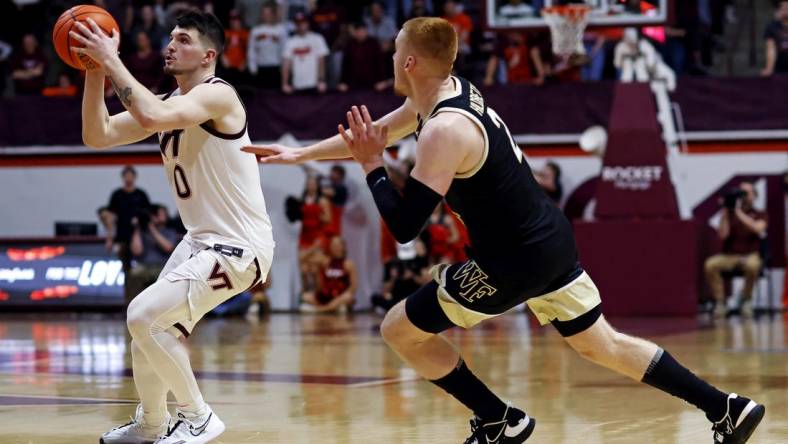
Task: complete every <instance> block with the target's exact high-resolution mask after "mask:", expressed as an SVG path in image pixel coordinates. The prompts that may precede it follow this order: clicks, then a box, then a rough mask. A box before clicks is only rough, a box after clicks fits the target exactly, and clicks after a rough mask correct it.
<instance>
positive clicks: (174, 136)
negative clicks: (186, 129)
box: [159, 129, 183, 158]
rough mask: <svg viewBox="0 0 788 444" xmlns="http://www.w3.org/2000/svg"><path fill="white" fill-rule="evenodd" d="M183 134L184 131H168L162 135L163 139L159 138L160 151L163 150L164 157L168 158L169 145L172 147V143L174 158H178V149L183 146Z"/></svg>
mask: <svg viewBox="0 0 788 444" xmlns="http://www.w3.org/2000/svg"><path fill="white" fill-rule="evenodd" d="M182 134H183V130H182V129H176V130H172V131H167V132H164V133H162V134H161V137H160V138H159V149H160V150H161V154H162V155H163V156H167V145H170V142H172V157H173V158H175V157H178V148H179V147H180V144H181V135H182Z"/></svg>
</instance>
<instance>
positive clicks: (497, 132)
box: [244, 18, 765, 444]
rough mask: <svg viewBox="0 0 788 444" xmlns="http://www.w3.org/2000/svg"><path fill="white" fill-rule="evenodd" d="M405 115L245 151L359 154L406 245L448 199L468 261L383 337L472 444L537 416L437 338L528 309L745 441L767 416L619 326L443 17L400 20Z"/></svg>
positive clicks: (360, 117) (356, 114)
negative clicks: (409, 147)
mask: <svg viewBox="0 0 788 444" xmlns="http://www.w3.org/2000/svg"><path fill="white" fill-rule="evenodd" d="M395 44H396V52H395V54H394V69H395V89H396V91H397V92H398V93H399V94H402V95H404V96H406V97H407V99H406V100H405V103H404V104H403V105H402V107H400V108H399V109H397V110H395V111H394V112H392V113H390V114H388V115H386V116H385V117H383V118H381V119H380V120H378V121H376V122H373V120H372V118H371V116H370V115H369V112H368V111H367V109H366V107H363V106H362V107H361V108H357V107H353V109H352V110H351V111H349V112H348V113H347V120H348V124H349V128H348V129H345V128H344V127H343V126H342V125H339V127H338V129H339V135H337V136H334V137H333V138H330V139H326V140H324V141H322V142H319V143H317V144H316V145H313V146H311V147H308V148H305V149H300V150H297V149H292V148H288V147H283V146H279V145H274V146H266V147H247V148H244V150H246V151H249V152H253V153H255V154H258V155H259V156H260V158H261V162H263V163H298V162H302V161H306V160H311V159H321V158H322V159H326V158H343V157H347V156H349V155H352V156H353V157H354V158H355V159H356V160H357V161H358V162H359V163H360V164H361V166H362V167H363V168H364V171H365V172H366V173H367V182H368V184H369V188H370V190H371V191H372V194H373V196H374V198H375V203H376V204H377V206H378V209H379V211H380V214H381V216H382V217H383V219H384V220H385V221H386V224H387V225H388V227H389V229H390V230H391V232H392V233H393V234H394V236H395V237H396V239H397V240H398V241H399V242H403V243H404V242H407V241H409V240H411V239H413V238H414V237H416V235H417V234H418V233H419V231H420V230H421V228H422V227H423V226H424V224H425V222H426V221H427V219H428V218H429V216H430V214H431V213H432V211H433V209H434V208H435V207H436V205H438V204H439V203H440V202H441V201H442V200H443V199H444V198H445V199H446V200H447V201H448V203H449V205H450V206H451V208H452V209H453V210H454V211H455V212H456V213H457V214H458V215H459V217H460V218H462V220H463V222H464V223H465V225H466V227H467V229H468V233H469V235H470V249H471V250H470V259H469V260H467V261H465V262H462V263H457V264H450V265H439V266H436V267H435V268H434V269H433V270H432V275H433V278H434V280H433V281H432V282H431V283H429V284H427V285H425V286H424V287H422V288H421V289H420V290H418V291H417V292H416V293H414V294H413V295H411V296H409V297H408V298H407V299H406V300H405V301H403V302H401V303H399V304H398V305H397V306H395V307H394V308H392V309H391V311H389V313H388V314H387V316H386V318H385V320H384V322H383V325H382V326H381V332H382V334H383V338H384V340H385V341H386V342H387V343H388V345H389V346H391V348H393V349H394V350H395V351H396V352H397V353H398V354H399V355H400V356H401V357H402V358H403V359H404V360H405V361H406V362H408V363H409V364H410V365H411V366H413V367H414V368H415V369H416V371H418V372H419V374H420V375H422V376H423V377H424V378H426V379H428V380H430V381H431V382H433V383H434V384H436V385H437V386H439V387H441V388H442V389H444V390H445V391H447V392H448V393H450V394H451V395H453V396H454V397H455V398H457V399H458V400H459V401H460V402H462V403H463V404H465V405H466V406H467V407H468V408H470V409H471V410H472V411H473V412H474V414H475V416H474V418H473V419H472V420H471V429H472V432H471V436H470V437H469V438H468V440H467V441H466V444H490V443H522V442H524V441H525V440H526V439H527V438H528V437H529V436H530V435H531V433H532V432H533V430H534V426H535V421H534V419H533V418H530V417H529V416H528V415H526V414H525V412H523V411H522V410H519V409H517V408H515V407H513V406H511V405H509V404H508V403H505V402H504V401H502V400H501V399H499V398H498V397H497V396H496V395H495V394H494V393H492V392H491V391H490V390H489V389H488V388H487V387H486V386H485V385H484V383H482V382H481V381H480V380H479V379H477V378H476V376H474V375H473V373H471V371H470V370H469V369H468V367H467V366H466V365H465V362H464V361H463V359H462V357H460V355H459V353H458V351H457V349H456V348H455V347H453V346H452V344H450V343H449V342H448V340H446V339H445V338H444V337H443V336H441V335H440V333H441V332H443V331H445V330H447V329H449V328H451V327H454V326H460V327H463V328H470V327H473V326H474V325H476V324H477V323H479V322H480V321H483V320H485V319H489V318H492V317H495V316H498V315H500V314H502V313H504V312H505V311H506V310H508V309H510V308H512V307H514V306H516V305H518V304H521V303H523V302H525V303H526V304H528V306H529V308H530V309H531V310H532V311H533V312H534V314H535V315H536V317H537V318H538V319H539V321H540V322H541V323H542V324H547V323H552V324H553V326H554V327H555V328H556V329H557V330H558V332H559V333H560V334H561V335H563V336H564V338H565V339H566V341H567V343H569V345H570V346H571V347H572V348H574V349H575V350H577V352H578V353H580V354H581V355H582V356H583V357H585V358H586V359H589V360H591V361H592V362H595V363H597V364H599V365H602V366H605V367H607V368H610V369H611V370H614V371H616V372H618V373H621V374H623V375H626V376H628V377H630V378H633V379H635V380H637V381H642V382H644V383H646V384H649V385H652V386H654V387H656V388H658V389H660V390H663V391H665V392H667V393H669V394H671V395H674V396H677V397H679V398H682V399H684V400H685V401H687V402H689V403H691V404H693V405H695V406H697V407H698V408H700V409H701V410H703V411H704V412H705V413H706V416H707V418H708V419H709V420H710V421H711V422H712V423H713V430H714V432H715V433H714V442H715V443H744V442H746V441H747V440H748V438H749V437H750V435H751V434H752V432H753V431H754V430H755V428H756V427H757V425H758V423H759V422H760V420H761V419H762V417H763V415H764V412H765V409H764V407H763V406H762V405H759V404H757V403H755V402H753V401H751V400H749V399H747V398H744V397H740V396H737V395H736V394H727V393H723V392H721V391H719V390H717V389H716V388H714V387H712V386H711V385H709V384H708V383H706V382H705V381H703V380H701V379H699V378H698V377H697V376H695V375H694V374H693V373H692V372H690V371H689V370H687V369H686V368H684V367H683V366H681V365H680V364H679V363H678V362H677V361H676V360H675V359H674V358H673V357H672V356H671V355H670V354H669V353H668V352H667V351H665V350H663V349H661V348H659V347H658V346H657V345H655V344H653V343H651V342H648V341H645V340H643V339H639V338H635V337H631V336H627V335H624V334H622V333H619V332H617V331H616V330H614V329H613V328H612V327H611V326H610V325H609V324H608V323H607V321H606V320H605V318H604V316H603V315H602V310H601V300H600V296H599V292H598V291H597V288H596V287H595V286H594V283H593V282H592V281H591V279H590V277H589V276H588V274H587V273H585V272H584V271H583V269H582V268H581V267H580V264H579V263H578V261H577V252H576V248H575V241H574V237H573V234H572V228H571V225H570V224H569V222H568V221H567V219H566V218H565V217H564V216H563V214H562V213H561V212H560V210H558V209H557V208H556V207H555V205H553V204H552V203H551V202H550V200H549V198H548V197H547V196H546V195H545V194H544V193H543V192H542V190H541V189H540V187H539V185H538V184H537V183H536V181H535V180H534V177H533V174H532V173H531V169H530V168H529V166H528V164H527V163H526V162H525V160H524V159H523V154H522V152H521V151H520V149H519V148H518V146H517V144H516V143H515V142H514V141H513V140H512V137H511V135H510V134H509V130H508V129H507V127H506V124H504V122H503V121H502V120H501V119H500V117H498V115H497V114H496V113H495V111H494V110H493V109H492V108H490V107H488V106H487V104H486V103H485V101H484V98H483V97H482V96H481V94H480V93H479V91H478V90H477V89H476V88H475V87H474V86H473V85H472V84H470V83H469V82H468V81H467V80H465V79H462V78H458V77H453V76H451V74H450V73H451V69H452V64H453V62H454V57H455V54H456V52H457V37H456V34H455V32H454V30H453V28H452V27H451V25H450V24H449V23H448V22H446V21H445V20H442V19H438V18H418V19H413V20H410V21H408V22H407V23H405V25H404V26H403V29H402V31H401V32H400V33H399V35H398V36H397V39H396V42H395ZM412 132H415V133H416V135H417V137H418V148H417V152H416V163H415V166H414V168H413V171H412V173H411V176H410V177H409V178H408V181H407V184H406V185H405V188H404V190H403V192H402V193H401V194H400V193H399V192H397V191H396V190H395V189H394V187H393V186H392V184H391V182H390V181H389V179H388V176H387V174H386V171H385V169H384V168H383V160H382V152H383V150H384V149H385V147H386V146H388V145H390V144H392V142H394V141H396V140H398V139H400V138H402V137H403V136H406V135H408V134H410V133H412Z"/></svg>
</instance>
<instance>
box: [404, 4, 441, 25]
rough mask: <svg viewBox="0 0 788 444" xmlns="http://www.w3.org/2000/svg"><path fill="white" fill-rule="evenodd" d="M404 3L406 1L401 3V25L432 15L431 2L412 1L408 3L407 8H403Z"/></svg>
mask: <svg viewBox="0 0 788 444" xmlns="http://www.w3.org/2000/svg"><path fill="white" fill-rule="evenodd" d="M406 1H407V0H404V1H403V8H402V9H403V10H402V12H403V14H402V20H401V23H404V22H406V21H408V20H410V19H412V18H416V17H428V16H430V15H432V11H434V8H433V7H432V0H413V1H412V2H410V5H409V7H406V6H405V2H406Z"/></svg>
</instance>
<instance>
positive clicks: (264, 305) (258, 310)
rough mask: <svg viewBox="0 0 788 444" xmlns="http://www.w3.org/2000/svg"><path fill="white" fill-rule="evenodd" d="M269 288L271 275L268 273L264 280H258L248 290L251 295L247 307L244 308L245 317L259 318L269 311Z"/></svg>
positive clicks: (250, 318)
mask: <svg viewBox="0 0 788 444" xmlns="http://www.w3.org/2000/svg"><path fill="white" fill-rule="evenodd" d="M270 288H271V275H270V274H269V275H268V279H266V280H265V282H259V283H257V284H256V285H255V286H254V287H252V288H251V289H250V290H249V292H250V293H252V297H251V301H250V303H249V308H247V309H246V319H248V320H254V319H259V318H260V317H261V316H263V315H267V314H268V313H270V312H271V299H270V298H269V297H268V290H269V289H270Z"/></svg>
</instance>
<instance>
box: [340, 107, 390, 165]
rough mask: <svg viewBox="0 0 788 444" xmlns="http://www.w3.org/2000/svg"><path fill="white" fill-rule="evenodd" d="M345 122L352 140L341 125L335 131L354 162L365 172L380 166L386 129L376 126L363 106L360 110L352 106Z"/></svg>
mask: <svg viewBox="0 0 788 444" xmlns="http://www.w3.org/2000/svg"><path fill="white" fill-rule="evenodd" d="M347 121H348V126H349V127H350V132H351V133H352V134H353V138H352V139H351V138H350V137H349V136H348V134H347V131H346V130H345V127H344V126H342V124H339V126H338V127H337V129H338V130H339V135H340V136H342V139H344V140H345V143H346V144H347V146H348V148H350V152H351V153H352V154H353V157H354V158H355V159H356V161H357V162H358V163H360V164H361V165H362V166H364V167H365V170H366V169H374V168H376V167H378V166H382V165H383V150H385V149H386V145H387V144H388V133H389V129H388V127H387V126H380V125H376V124H375V123H374V122H373V121H372V117H371V116H370V115H369V110H367V107H366V106H363V105H362V106H361V110H359V109H358V107H357V106H354V107H353V108H352V109H351V110H350V111H348V112H347Z"/></svg>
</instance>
